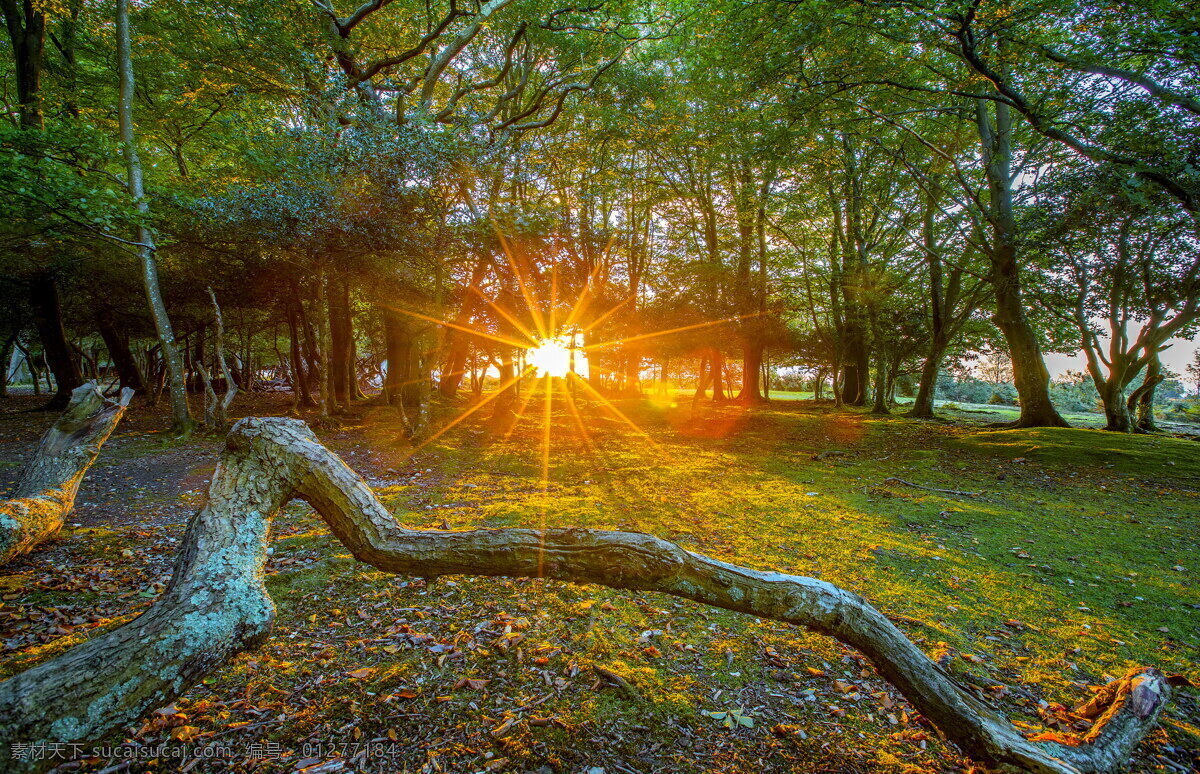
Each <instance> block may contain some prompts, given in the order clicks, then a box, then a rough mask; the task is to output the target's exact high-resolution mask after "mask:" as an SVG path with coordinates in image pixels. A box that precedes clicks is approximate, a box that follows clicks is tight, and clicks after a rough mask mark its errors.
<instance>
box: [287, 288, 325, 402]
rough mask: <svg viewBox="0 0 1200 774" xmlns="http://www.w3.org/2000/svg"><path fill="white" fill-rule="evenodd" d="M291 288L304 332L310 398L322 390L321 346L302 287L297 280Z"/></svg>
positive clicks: (314, 400)
mask: <svg viewBox="0 0 1200 774" xmlns="http://www.w3.org/2000/svg"><path fill="white" fill-rule="evenodd" d="M291 286H292V299H293V301H295V304H296V314H297V315H298V316H299V319H300V328H301V330H303V331H304V357H305V360H306V361H307V363H308V369H307V373H306V377H307V387H308V393H309V395H310V396H311V395H316V394H317V393H318V391H319V390H320V388H321V370H322V369H321V366H322V363H321V355H320V345H319V344H318V343H317V334H316V332H315V331H314V330H313V325H312V322H311V321H310V320H309V318H308V314H307V313H305V311H304V299H303V298H301V296H300V286H299V284H298V283H296V281H295V280H293V281H292V282H291ZM312 401H313V402H312V405H314V406H315V405H317V401H316V399H315V398H312Z"/></svg>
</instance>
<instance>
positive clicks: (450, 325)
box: [382, 304, 529, 349]
mask: <svg viewBox="0 0 1200 774" xmlns="http://www.w3.org/2000/svg"><path fill="white" fill-rule="evenodd" d="M382 306H384V308H386V309H390V310H392V311H393V312H399V313H400V314H406V315H408V316H409V317H416V318H417V319H418V320H427V321H429V322H431V323H436V324H438V325H445V326H446V327H447V328H454V329H455V330H459V331H462V332H463V333H467V334H470V335H472V336H479V337H480V338H484V339H491V340H492V341H498V342H500V343H501V344H508V345H509V346H512V347H520V348H521V349H527V348H528V347H529V345H528V344H523V343H521V342H519V341H517V340H516V339H510V338H508V337H506V336H497V335H495V334H492V333H488V332H487V331H481V330H478V329H477V328H468V327H467V326H465V325H459V324H458V323H452V322H450V321H448V320H439V319H438V318H436V317H431V316H429V315H427V314H421V313H420V312H414V311H412V310H410V309H401V308H400V307H398V306H388V305H387V304H383V305H382Z"/></svg>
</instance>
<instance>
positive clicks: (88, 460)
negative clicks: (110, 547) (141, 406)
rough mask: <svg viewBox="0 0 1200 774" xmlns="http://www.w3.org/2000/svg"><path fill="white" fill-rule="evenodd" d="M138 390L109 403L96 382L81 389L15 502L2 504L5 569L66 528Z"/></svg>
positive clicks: (30, 465)
mask: <svg viewBox="0 0 1200 774" xmlns="http://www.w3.org/2000/svg"><path fill="white" fill-rule="evenodd" d="M132 398H133V390H131V389H129V388H125V389H123V390H121V397H120V399H119V400H118V401H117V402H115V403H114V402H112V401H109V400H105V398H104V395H103V394H102V393H101V392H100V388H99V387H97V386H96V383H95V382H88V383H87V384H83V385H80V386H79V387H76V388H75V390H74V391H73V392H72V393H71V400H70V402H69V403H68V404H67V408H66V411H64V412H63V413H62V416H60V417H59V418H58V420H57V421H56V422H55V423H54V425H53V426H51V428H50V429H49V430H47V431H46V434H45V435H44V436H42V441H41V443H40V444H39V445H38V449H37V451H36V452H35V453H34V455H33V457H31V458H30V460H29V462H27V463H26V464H25V467H24V468H23V469H22V471H21V477H20V479H19V480H18V481H17V488H16V490H15V491H14V492H13V498H12V499H11V500H4V501H0V564H5V563H7V562H8V561H9V560H11V559H13V558H14V557H17V556H20V555H21V554H27V553H29V552H30V551H32V550H33V549H34V548H35V547H37V546H38V545H39V544H41V543H43V542H45V541H46V540H48V539H50V538H51V537H54V535H56V534H57V533H58V531H59V530H60V529H62V525H63V521H64V520H65V519H66V518H67V514H68V513H70V512H71V509H72V508H74V507H75V495H76V494H77V493H78V492H79V483H80V482H81V481H83V477H84V475H85V474H86V473H87V471H88V468H90V467H91V466H92V463H93V462H95V461H96V455H98V454H99V453H100V447H101V446H103V445H104V442H105V441H107V440H108V436H109V435H111V434H112V431H113V428H115V427H116V426H117V423H118V422H119V421H121V417H122V416H123V415H124V414H125V408H126V406H128V405H129V401H130V400H131V399H132Z"/></svg>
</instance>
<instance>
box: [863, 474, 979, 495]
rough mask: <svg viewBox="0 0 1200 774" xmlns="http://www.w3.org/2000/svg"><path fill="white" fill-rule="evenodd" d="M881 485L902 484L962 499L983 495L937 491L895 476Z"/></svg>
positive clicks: (952, 490) (954, 490)
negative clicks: (958, 496) (957, 496)
mask: <svg viewBox="0 0 1200 774" xmlns="http://www.w3.org/2000/svg"><path fill="white" fill-rule="evenodd" d="M883 483H885V484H903V485H904V486H911V487H912V488H913V489H924V490H925V491H926V492H939V493H941V494H952V495H962V496H963V497H979V495H981V494H983V493H982V492H962V491H959V490H958V489H938V488H937V487H932V486H921V485H920V484H914V483H913V482H911V481H905V480H904V479H902V478H896V477H895V476H891V477H889V478H885V479H884V480H883Z"/></svg>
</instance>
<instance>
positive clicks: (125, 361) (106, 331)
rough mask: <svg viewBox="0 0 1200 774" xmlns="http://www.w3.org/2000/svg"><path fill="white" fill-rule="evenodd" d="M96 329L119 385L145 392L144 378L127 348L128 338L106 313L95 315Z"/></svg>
mask: <svg viewBox="0 0 1200 774" xmlns="http://www.w3.org/2000/svg"><path fill="white" fill-rule="evenodd" d="M96 329H97V330H98V331H99V333H100V338H101V339H103V340H104V346H105V348H107V349H108V359H109V360H111V361H112V364H113V368H115V369H116V370H117V377H118V378H119V379H120V380H121V387H122V388H125V387H128V388H129V389H131V390H133V391H134V392H140V393H142V394H145V392H146V379H145V377H143V376H142V369H140V368H138V364H137V360H136V359H134V357H133V351H132V350H130V348H129V339H128V338H126V337H125V336H124V335H123V334H122V332H121V331H119V330H118V329H117V326H116V324H115V323H114V322H113V319H112V317H111V316H110V315H109V314H108V313H100V314H99V315H97V317H96Z"/></svg>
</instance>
